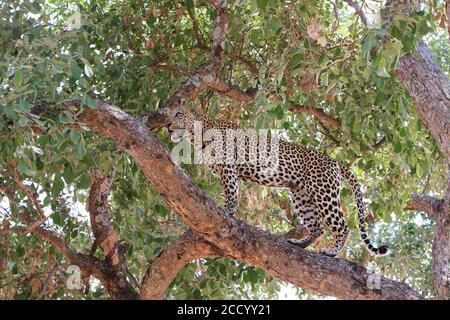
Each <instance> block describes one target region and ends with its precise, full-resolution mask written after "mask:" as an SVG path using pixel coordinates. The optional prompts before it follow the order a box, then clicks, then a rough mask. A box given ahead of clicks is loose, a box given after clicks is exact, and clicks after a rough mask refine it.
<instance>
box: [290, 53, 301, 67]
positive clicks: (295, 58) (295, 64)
mask: <svg viewBox="0 0 450 320" xmlns="http://www.w3.org/2000/svg"><path fill="white" fill-rule="evenodd" d="M301 60H302V55H301V54H300V53H296V54H294V55H293V56H292V58H291V60H289V63H288V66H289V68H290V69H295V68H297V67H298V66H300V62H301Z"/></svg>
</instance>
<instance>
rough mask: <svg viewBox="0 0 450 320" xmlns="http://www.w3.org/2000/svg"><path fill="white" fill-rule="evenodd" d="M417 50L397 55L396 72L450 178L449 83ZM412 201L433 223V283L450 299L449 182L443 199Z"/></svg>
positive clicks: (421, 46) (426, 52)
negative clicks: (398, 56) (399, 56)
mask: <svg viewBox="0 0 450 320" xmlns="http://www.w3.org/2000/svg"><path fill="white" fill-rule="evenodd" d="M416 52H417V56H403V57H401V58H400V61H399V65H398V68H397V69H396V70H395V74H396V76H397V78H398V79H399V80H400V81H401V83H402V84H403V85H404V86H405V88H406V89H407V90H408V92H409V94H410V96H411V98H412V99H413V100H414V102H415V104H416V107H417V111H418V112H419V114H420V117H421V119H422V121H423V122H424V124H425V126H426V127H427V128H428V130H429V131H430V133H431V135H432V136H433V137H434V139H435V140H436V143H437V144H438V146H439V148H440V150H441V151H442V154H443V155H444V157H445V160H446V164H447V167H448V168H449V179H450V82H449V80H448V78H447V76H446V75H445V74H444V72H442V70H441V69H440V68H439V67H438V66H437V64H436V62H435V61H434V60H433V56H432V52H431V50H430V49H429V48H428V47H427V46H426V45H425V44H423V43H421V44H419V45H418V46H417V48H416ZM411 200H412V201H411V202H410V205H415V206H416V209H417V210H422V211H425V212H428V213H429V215H430V217H432V218H434V220H435V222H436V231H435V237H434V240H433V247H432V250H433V254H432V255H433V282H434V287H435V289H436V291H437V296H438V297H439V298H442V299H450V209H449V202H450V182H449V186H448V187H447V194H446V197H445V199H444V200H438V199H434V198H432V197H429V199H427V200H428V201H424V200H425V199H424V198H423V197H422V198H418V197H417V196H416V197H413V198H412V199H411ZM419 200H421V201H419ZM419 204H420V205H421V206H420V207H419Z"/></svg>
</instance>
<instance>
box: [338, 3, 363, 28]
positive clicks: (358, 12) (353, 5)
mask: <svg viewBox="0 0 450 320" xmlns="http://www.w3.org/2000/svg"><path fill="white" fill-rule="evenodd" d="M344 1H345V2H347V3H348V5H349V6H350V7H352V8H353V9H355V11H356V14H357V15H358V16H359V17H360V18H361V21H362V23H363V24H364V25H365V26H367V25H368V24H369V21H368V20H367V17H366V14H365V13H364V11H363V9H362V7H360V6H359V5H358V4H357V3H356V2H355V1H353V0H344Z"/></svg>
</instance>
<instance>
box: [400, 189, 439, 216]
mask: <svg viewBox="0 0 450 320" xmlns="http://www.w3.org/2000/svg"><path fill="white" fill-rule="evenodd" d="M443 204H444V200H442V199H437V198H435V197H431V196H427V195H416V194H415V195H412V196H411V197H410V200H409V201H408V203H407V204H406V207H405V210H416V211H423V212H425V213H426V214H428V216H429V217H430V218H435V217H436V215H437V213H438V212H440V211H442V206H443Z"/></svg>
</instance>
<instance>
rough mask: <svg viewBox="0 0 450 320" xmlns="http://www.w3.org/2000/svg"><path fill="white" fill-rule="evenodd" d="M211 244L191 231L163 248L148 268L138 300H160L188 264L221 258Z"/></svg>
mask: <svg viewBox="0 0 450 320" xmlns="http://www.w3.org/2000/svg"><path fill="white" fill-rule="evenodd" d="M222 255H223V254H222V252H221V251H220V249H218V248H217V247H216V246H215V245H213V244H212V243H210V242H208V241H206V240H204V239H203V238H202V237H200V236H199V235H197V234H195V233H194V232H193V231H192V230H188V231H186V232H185V233H184V234H183V235H182V236H181V237H179V238H178V239H177V240H175V241H173V242H172V243H171V244H170V245H169V246H168V247H167V248H165V249H164V250H163V251H162V252H161V253H160V254H159V255H158V257H156V259H155V260H154V261H153V262H152V264H151V265H150V266H149V267H148V269H147V271H146V273H145V276H144V279H143V280H142V284H141V294H140V297H139V298H140V299H143V300H161V299H162V298H163V297H164V293H165V291H166V289H167V287H168V286H169V285H170V284H171V283H172V281H173V279H175V277H176V275H177V274H178V272H179V271H180V270H181V269H182V268H183V267H184V266H185V265H186V264H188V263H189V262H191V261H193V260H196V259H200V258H214V257H220V256H222Z"/></svg>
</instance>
